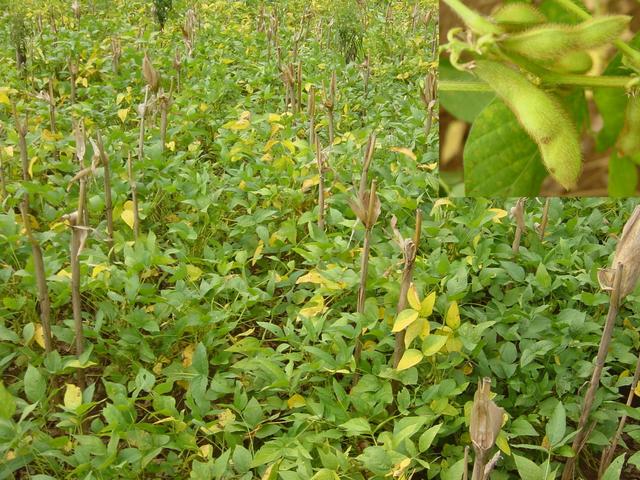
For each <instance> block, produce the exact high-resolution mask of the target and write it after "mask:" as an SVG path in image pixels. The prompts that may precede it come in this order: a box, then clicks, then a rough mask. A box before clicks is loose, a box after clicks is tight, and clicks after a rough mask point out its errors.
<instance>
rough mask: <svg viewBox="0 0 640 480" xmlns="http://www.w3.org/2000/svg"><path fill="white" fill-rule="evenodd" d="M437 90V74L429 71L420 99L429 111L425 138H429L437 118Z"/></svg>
mask: <svg viewBox="0 0 640 480" xmlns="http://www.w3.org/2000/svg"><path fill="white" fill-rule="evenodd" d="M437 88H438V87H437V79H436V73H435V72H433V71H429V73H427V76H426V77H425V79H424V88H423V89H422V90H421V91H420V97H421V98H422V102H423V103H424V106H425V108H426V109H427V117H426V118H425V121H424V136H425V138H428V137H429V132H430V131H431V127H432V125H433V120H434V119H435V116H436V112H435V106H436V90H437Z"/></svg>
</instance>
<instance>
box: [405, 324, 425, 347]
mask: <svg viewBox="0 0 640 480" xmlns="http://www.w3.org/2000/svg"><path fill="white" fill-rule="evenodd" d="M424 322H426V320H425V319H424V318H418V319H417V320H416V321H415V322H413V323H412V324H411V325H409V326H408V327H407V329H406V330H405V332H404V346H405V348H409V345H411V342H413V340H414V339H415V338H416V337H417V336H418V335H420V333H421V332H422V328H423V326H424Z"/></svg>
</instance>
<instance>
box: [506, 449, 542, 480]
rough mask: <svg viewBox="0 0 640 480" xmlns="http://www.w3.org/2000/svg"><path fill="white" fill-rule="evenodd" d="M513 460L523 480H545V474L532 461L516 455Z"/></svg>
mask: <svg viewBox="0 0 640 480" xmlns="http://www.w3.org/2000/svg"><path fill="white" fill-rule="evenodd" d="M513 459H514V460H515V462H516V468H517V469H518V474H519V475H520V478H521V479H522V480H544V472H543V471H542V469H541V468H540V467H539V466H538V465H536V464H535V463H533V462H532V461H531V460H529V459H528V458H525V457H521V456H519V455H515V454H514V455H513Z"/></svg>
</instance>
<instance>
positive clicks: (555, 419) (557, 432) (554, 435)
mask: <svg viewBox="0 0 640 480" xmlns="http://www.w3.org/2000/svg"><path fill="white" fill-rule="evenodd" d="M566 430H567V414H566V412H565V409H564V405H563V404H562V402H558V403H557V405H556V408H555V409H554V410H553V413H552V414H551V417H550V418H549V422H548V423H547V428H546V433H547V438H548V439H549V443H551V446H556V445H557V444H558V443H560V441H561V440H562V438H563V437H564V434H565V432H566Z"/></svg>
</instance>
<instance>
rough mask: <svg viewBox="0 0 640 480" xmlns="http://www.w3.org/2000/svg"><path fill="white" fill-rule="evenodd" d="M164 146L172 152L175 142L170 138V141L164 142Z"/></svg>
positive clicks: (174, 149) (174, 148)
mask: <svg viewBox="0 0 640 480" xmlns="http://www.w3.org/2000/svg"><path fill="white" fill-rule="evenodd" d="M164 146H165V147H167V148H168V149H169V150H171V151H172V152H175V151H176V142H175V141H174V140H171V141H170V142H167V143H165V144H164Z"/></svg>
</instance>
